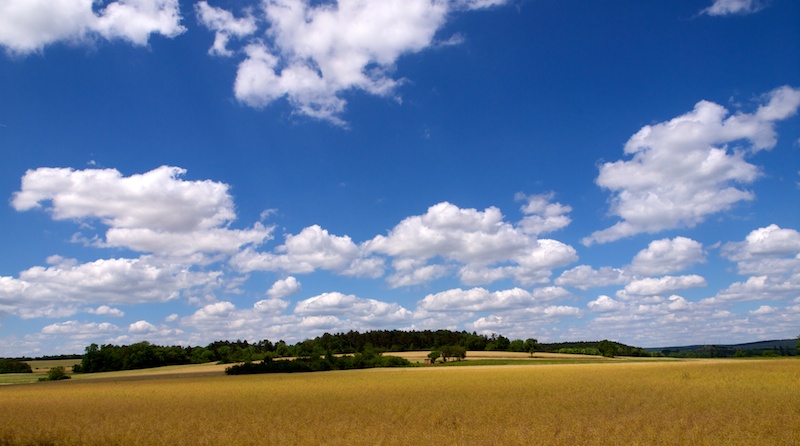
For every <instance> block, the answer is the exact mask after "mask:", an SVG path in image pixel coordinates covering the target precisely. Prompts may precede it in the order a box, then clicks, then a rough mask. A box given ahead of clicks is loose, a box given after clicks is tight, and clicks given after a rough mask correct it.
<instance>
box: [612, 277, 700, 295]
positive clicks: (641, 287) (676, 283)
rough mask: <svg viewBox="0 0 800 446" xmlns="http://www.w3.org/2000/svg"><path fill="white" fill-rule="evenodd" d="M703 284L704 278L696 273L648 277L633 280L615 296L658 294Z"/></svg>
mask: <svg viewBox="0 0 800 446" xmlns="http://www.w3.org/2000/svg"><path fill="white" fill-rule="evenodd" d="M704 286H706V279H704V278H703V277H701V276H698V275H696V274H692V275H689V276H664V277H658V278H653V277H648V278H646V279H641V280H634V281H632V282H630V283H629V284H627V285H625V289H624V290H623V291H621V292H620V293H618V296H617V297H626V298H627V297H630V296H660V295H664V294H667V293H672V292H674V291H678V290H685V289H687V288H697V287H704Z"/></svg>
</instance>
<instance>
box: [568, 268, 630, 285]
mask: <svg viewBox="0 0 800 446" xmlns="http://www.w3.org/2000/svg"><path fill="white" fill-rule="evenodd" d="M629 280H630V278H629V277H628V276H627V274H626V273H625V271H624V270H622V269H619V268H612V267H610V266H603V267H601V268H599V269H594V268H592V267H591V266H589V265H579V266H576V267H575V268H572V269H569V270H567V271H564V272H563V273H561V275H560V276H559V277H558V278H557V279H556V280H555V284H556V285H560V286H571V287H575V288H577V289H579V290H588V289H589V288H597V287H604V286H609V285H620V284H623V283H626V282H628V281H629Z"/></svg>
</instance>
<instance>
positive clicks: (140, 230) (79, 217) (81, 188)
mask: <svg viewBox="0 0 800 446" xmlns="http://www.w3.org/2000/svg"><path fill="white" fill-rule="evenodd" d="M185 173H186V170H185V169H181V168H179V167H171V166H161V167H159V168H157V169H154V170H151V171H149V172H146V173H144V174H135V175H131V176H128V177H125V176H123V175H122V174H121V173H120V172H119V171H117V170H116V169H86V170H73V169H68V168H39V169H35V170H29V171H27V172H26V173H25V175H24V176H23V177H22V186H21V189H20V190H19V191H18V192H15V193H14V196H13V198H12V200H11V205H12V206H13V207H14V209H16V210H18V211H27V210H31V209H41V208H43V207H44V205H45V204H49V206H48V207H46V210H47V212H48V213H49V214H50V215H51V216H52V217H53V218H54V219H56V220H75V221H85V220H91V219H98V220H100V222H101V223H103V224H104V225H106V226H108V227H109V229H108V230H107V231H106V234H105V240H104V241H102V240H101V241H95V242H94V243H95V244H97V245H99V246H105V247H125V248H130V249H133V250H136V251H140V252H152V253H157V254H164V255H173V256H188V255H191V254H193V253H198V252H199V253H226V254H232V253H234V252H236V251H237V250H238V249H239V248H240V247H242V246H244V245H249V244H260V243H262V242H264V241H265V240H268V239H269V238H270V237H271V233H272V228H269V227H265V226H263V225H262V224H261V223H256V224H255V225H254V226H253V227H252V228H250V229H245V230H234V229H229V228H228V226H229V225H230V224H231V223H232V222H233V221H234V220H235V218H236V214H235V209H234V205H233V199H232V197H231V196H230V194H229V192H228V185H226V184H224V183H217V182H213V181H209V180H205V181H186V180H183V179H182V178H181V177H182V176H183V175H184V174H185Z"/></svg>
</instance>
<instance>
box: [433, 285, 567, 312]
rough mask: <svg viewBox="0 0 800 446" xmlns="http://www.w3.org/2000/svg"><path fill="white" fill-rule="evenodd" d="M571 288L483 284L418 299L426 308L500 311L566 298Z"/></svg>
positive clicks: (435, 309)
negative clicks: (488, 287) (498, 287)
mask: <svg viewBox="0 0 800 446" xmlns="http://www.w3.org/2000/svg"><path fill="white" fill-rule="evenodd" d="M568 296H569V292H568V291H567V290H565V289H563V288H559V287H545V288H538V289H536V290H534V291H533V292H530V291H527V290H523V289H521V288H512V289H509V290H500V291H493V292H490V291H488V290H486V289H484V288H480V287H479V288H471V289H468V290H462V289H461V288H455V289H451V290H447V291H442V292H440V293H435V294H429V295H427V296H425V298H424V299H422V300H421V301H420V302H419V304H418V305H419V307H420V308H421V309H423V310H426V311H468V312H478V311H497V310H510V309H515V308H523V307H530V306H533V305H536V304H541V303H543V302H548V301H553V300H559V299H564V298H566V297H568Z"/></svg>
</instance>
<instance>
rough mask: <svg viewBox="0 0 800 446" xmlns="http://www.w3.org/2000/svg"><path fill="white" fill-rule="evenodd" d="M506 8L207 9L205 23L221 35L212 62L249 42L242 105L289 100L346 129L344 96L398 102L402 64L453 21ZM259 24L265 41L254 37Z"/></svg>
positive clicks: (413, 1)
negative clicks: (238, 13)
mask: <svg viewBox="0 0 800 446" xmlns="http://www.w3.org/2000/svg"><path fill="white" fill-rule="evenodd" d="M502 3H504V1H502V0H481V1H477V0H473V1H467V0H451V1H430V0H384V1H379V2H365V1H358V0H337V1H333V2H322V3H317V4H311V3H309V2H306V1H303V0H266V1H264V2H263V3H262V8H261V9H260V10H259V15H257V16H255V17H250V16H246V17H244V18H242V19H235V18H234V15H233V13H231V12H230V11H226V10H223V9H221V8H214V7H210V6H208V4H207V3H206V2H201V3H199V4H198V6H197V8H196V9H197V12H198V16H199V18H200V22H201V23H202V24H203V25H205V26H206V27H207V28H209V29H210V30H212V31H214V32H215V33H216V37H215V40H214V45H213V46H212V48H211V50H210V52H211V53H213V54H220V55H230V54H231V50H229V49H228V48H227V45H228V43H229V38H230V36H232V35H235V36H237V37H244V36H249V35H251V34H252V35H253V37H252V38H249V39H247V40H245V42H244V48H243V52H244V54H245V59H244V60H243V61H242V62H241V63H240V64H239V69H238V72H237V75H236V81H235V84H234V92H235V94H236V97H237V98H238V99H239V100H240V101H242V102H244V103H245V104H248V105H250V106H253V107H264V106H267V105H269V104H270V103H272V102H274V101H276V100H278V99H280V98H284V97H285V98H287V100H288V101H289V103H290V104H291V105H292V108H293V109H294V110H295V112H297V113H299V114H302V115H305V116H309V117H312V118H317V119H323V120H327V121H329V122H333V123H336V124H344V122H343V121H342V120H341V118H340V115H341V113H342V112H343V111H344V109H345V105H346V101H345V100H344V99H343V98H342V97H341V96H342V94H343V93H344V92H346V91H352V90H360V91H363V92H366V93H369V94H373V95H378V96H392V95H394V94H395V90H396V88H397V86H398V85H400V84H402V82H403V80H402V79H397V78H395V77H394V76H393V71H394V65H395V63H396V61H397V60H398V59H399V58H400V57H401V56H403V55H405V54H412V53H416V52H419V51H422V50H424V49H425V48H428V47H431V46H433V45H434V44H435V35H436V32H437V31H438V30H439V29H440V28H441V27H442V26H443V25H444V24H445V22H446V20H447V18H448V14H450V13H451V12H454V11H457V10H470V9H482V8H487V7H491V6H495V5H499V4H502ZM258 23H263V24H264V25H266V30H265V32H264V33H258V32H254V31H255V30H254V27H256V25H257V24H258Z"/></svg>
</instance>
